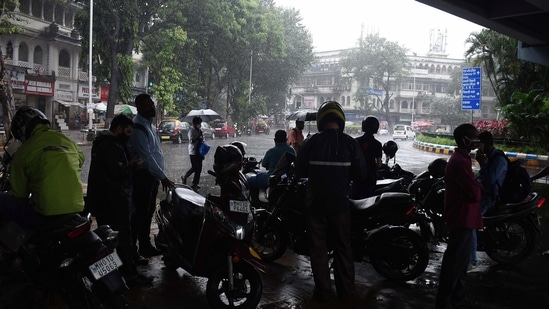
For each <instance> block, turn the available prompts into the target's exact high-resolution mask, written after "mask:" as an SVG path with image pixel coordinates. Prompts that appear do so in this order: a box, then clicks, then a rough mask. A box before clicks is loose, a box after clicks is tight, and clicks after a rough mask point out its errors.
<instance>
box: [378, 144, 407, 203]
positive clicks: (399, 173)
mask: <svg viewBox="0 0 549 309" xmlns="http://www.w3.org/2000/svg"><path fill="white" fill-rule="evenodd" d="M382 149H383V153H384V154H385V162H384V163H383V164H381V167H380V168H379V169H378V170H377V179H378V180H384V179H400V184H401V186H399V187H394V188H391V191H390V192H407V188H408V186H409V185H410V184H411V183H412V180H413V179H414V177H415V175H414V173H412V172H410V171H406V170H404V169H402V167H401V166H400V165H399V164H398V163H396V153H397V151H398V145H397V143H395V142H394V141H387V142H386V143H384V144H383V147H382ZM391 159H393V165H392V166H391V165H389V161H390V160H391ZM393 190H395V191H393ZM396 190H398V191H396ZM381 192H383V191H380V193H381Z"/></svg>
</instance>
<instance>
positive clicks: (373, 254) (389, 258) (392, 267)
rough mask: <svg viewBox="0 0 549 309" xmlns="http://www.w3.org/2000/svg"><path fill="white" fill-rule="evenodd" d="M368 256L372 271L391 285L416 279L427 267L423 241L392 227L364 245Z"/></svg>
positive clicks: (399, 228) (417, 235)
mask: <svg viewBox="0 0 549 309" xmlns="http://www.w3.org/2000/svg"><path fill="white" fill-rule="evenodd" d="M366 250H367V253H366V254H367V255H368V256H369V258H370V263H371V264H372V266H373V267H374V269H375V270H376V271H377V272H378V273H379V274H380V275H382V276H383V277H385V278H387V279H389V280H394V281H408V280H412V279H415V278H417V277H418V276H419V275H421V274H422V273H423V272H424V271H425V269H426V268H427V264H429V250H428V248H427V244H426V242H425V240H423V239H422V238H421V236H420V235H419V234H417V233H416V232H414V231H412V230H409V229H407V228H403V227H392V228H387V229H385V230H381V231H379V232H376V233H375V234H374V235H372V236H371V238H370V239H369V240H368V242H367V243H366Z"/></svg>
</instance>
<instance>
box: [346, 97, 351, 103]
mask: <svg viewBox="0 0 549 309" xmlns="http://www.w3.org/2000/svg"><path fill="white" fill-rule="evenodd" d="M347 105H351V96H350V95H348V96H347Z"/></svg>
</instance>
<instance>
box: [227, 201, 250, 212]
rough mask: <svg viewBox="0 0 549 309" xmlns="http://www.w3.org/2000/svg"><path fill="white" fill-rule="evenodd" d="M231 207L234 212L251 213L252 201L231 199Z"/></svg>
mask: <svg viewBox="0 0 549 309" xmlns="http://www.w3.org/2000/svg"><path fill="white" fill-rule="evenodd" d="M229 209H230V210H231V211H232V212H241V213H249V212H250V202H248V201H236V200H230V201H229Z"/></svg>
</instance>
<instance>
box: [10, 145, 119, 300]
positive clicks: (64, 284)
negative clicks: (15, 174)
mask: <svg viewBox="0 0 549 309" xmlns="http://www.w3.org/2000/svg"><path fill="white" fill-rule="evenodd" d="M4 149H5V152H4V156H3V157H2V166H1V167H0V186H1V187H0V190H1V191H3V192H7V191H9V174H10V173H9V172H10V171H9V167H10V164H11V160H10V159H11V155H13V152H15V149H11V150H10V149H9V147H5V148H4ZM117 245H118V232H116V231H113V230H112V229H111V228H110V227H109V226H108V225H104V226H100V227H98V228H97V229H95V230H93V231H92V230H91V219H90V215H89V214H87V215H86V216H82V215H81V214H76V213H75V214H67V215H58V216H52V217H48V218H47V219H45V223H44V224H43V225H42V226H41V227H40V228H39V229H38V230H29V229H26V228H23V227H21V226H19V225H17V224H16V223H14V222H11V221H2V222H0V276H1V277H2V280H1V281H0V303H1V304H2V305H4V304H7V305H8V306H13V305H18V306H19V305H21V304H24V305H23V307H28V308H37V307H45V305H46V304H45V302H47V301H48V300H50V299H51V298H52V296H53V295H56V296H59V297H60V298H61V299H62V300H63V301H64V302H65V304H66V305H67V306H68V308H126V302H125V300H124V298H123V297H122V294H123V293H124V292H125V291H127V289H128V287H127V286H126V284H125V282H124V279H123V278H122V276H121V275H120V273H119V272H118V267H119V266H121V265H122V262H121V261H120V258H119V257H118V254H117V253H116V251H115V248H116V246H117ZM29 293H31V294H32V295H35V296H36V297H31V298H29V297H28V296H29ZM10 308H11V307H10Z"/></svg>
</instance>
